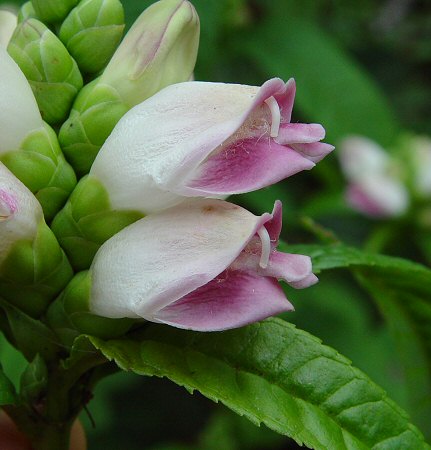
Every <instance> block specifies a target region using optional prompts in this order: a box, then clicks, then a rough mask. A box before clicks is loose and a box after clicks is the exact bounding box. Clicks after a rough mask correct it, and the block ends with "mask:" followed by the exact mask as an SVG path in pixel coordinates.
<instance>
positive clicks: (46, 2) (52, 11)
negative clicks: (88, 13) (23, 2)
mask: <svg viewBox="0 0 431 450" xmlns="http://www.w3.org/2000/svg"><path fill="white" fill-rule="evenodd" d="M78 2H79V0H32V4H33V7H34V9H35V11H36V14H37V15H38V17H40V20H42V21H43V22H47V23H51V22H58V21H60V20H63V19H64V18H65V17H66V16H67V14H68V12H69V11H70V10H71V9H72V8H73V7H74V6H75V5H76V4H77V3H78Z"/></svg>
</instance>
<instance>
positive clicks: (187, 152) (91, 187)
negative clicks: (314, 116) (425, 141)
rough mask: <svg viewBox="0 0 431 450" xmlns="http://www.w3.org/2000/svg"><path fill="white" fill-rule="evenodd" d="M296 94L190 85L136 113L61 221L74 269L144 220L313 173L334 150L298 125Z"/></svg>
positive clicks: (270, 85) (56, 226) (280, 86)
mask: <svg viewBox="0 0 431 450" xmlns="http://www.w3.org/2000/svg"><path fill="white" fill-rule="evenodd" d="M294 96H295V83H294V81H293V80H290V81H289V82H288V83H287V84H285V83H284V82H283V81H282V80H280V79H273V80H270V81H268V82H266V83H265V84H264V85H263V86H262V87H260V88H259V87H255V86H242V85H235V84H223V83H203V82H186V83H179V84H176V85H172V86H169V87H167V88H165V89H163V90H162V91H160V92H159V93H157V94H156V95H154V96H153V97H151V98H149V99H148V100H146V101H145V102H143V103H141V104H140V105H138V106H136V107H135V108H133V109H132V110H131V111H129V112H128V113H127V114H126V115H125V116H124V117H123V118H122V119H121V120H120V122H119V123H118V124H117V125H116V127H115V129H114V131H113V132H112V134H111V135H110V137H109V138H108V140H107V141H106V143H105V144H104V145H103V147H102V149H101V151H100V152H99V154H98V156H97V157H96V160H95V162H94V164H93V166H92V168H91V171H90V174H89V175H88V177H86V178H83V179H82V180H81V181H80V183H79V185H78V188H77V189H76V191H75V192H74V193H73V194H72V196H71V198H70V200H69V202H68V205H67V207H66V208H65V209H64V210H63V211H62V212H61V213H60V214H58V215H57V217H56V219H55V221H54V223H53V230H54V232H55V233H56V236H57V238H58V239H59V240H60V242H61V244H62V246H63V248H65V250H66V253H67V254H68V256H69V257H70V259H71V261H72V264H74V266H75V267H78V268H80V269H85V268H88V267H89V265H90V263H91V259H92V256H94V253H95V250H97V246H98V245H100V244H101V243H102V242H103V241H104V240H106V239H107V238H108V237H110V236H112V235H114V234H115V233H116V232H118V231H119V228H118V225H122V224H124V223H125V220H130V219H132V220H136V219H137V217H136V215H137V214H140V215H141V216H143V215H146V214H149V213H154V212H157V211H160V210H162V209H164V208H167V207H170V206H173V205H175V204H178V203H181V202H183V201H185V200H186V199H187V198H188V197H216V198H225V197H227V196H228V195H230V194H236V193H241V192H249V191H253V190H256V189H260V188H261V187H264V186H268V185H270V184H272V183H275V182H277V181H279V180H281V179H283V178H286V177H288V176H290V175H293V174H295V173H297V172H299V171H301V170H304V169H311V168H312V167H314V166H315V164H316V162H317V161H319V160H320V159H322V158H323V157H324V156H325V155H326V154H327V153H328V152H330V151H331V150H332V149H333V147H332V146H331V145H328V144H324V143H321V142H319V141H320V139H322V138H323V137H324V135H325V130H324V129H323V127H322V126H321V125H317V124H300V123H291V112H292V107H293V101H294ZM96 197H97V200H96ZM104 205H106V206H104ZM126 212H128V213H129V215H128V216H127V217H125V213H126ZM101 214H104V216H103V217H104V219H105V220H104V221H103V222H102V221H101V220H100V219H101ZM108 216H109V220H108ZM78 223H79V225H78ZM129 223H131V222H128V223H125V225H128V224H129ZM125 225H123V226H125ZM101 237H103V240H101ZM78 243H80V244H82V246H83V247H85V248H81V245H77V244H78ZM96 243H97V246H96V245H95V244H96ZM90 250H91V251H92V252H93V253H91V254H90ZM83 255H88V257H87V258H86V260H84V259H83Z"/></svg>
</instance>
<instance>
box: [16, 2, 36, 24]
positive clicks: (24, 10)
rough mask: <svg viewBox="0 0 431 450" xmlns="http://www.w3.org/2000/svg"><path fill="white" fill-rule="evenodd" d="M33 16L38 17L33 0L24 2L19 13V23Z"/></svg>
mask: <svg viewBox="0 0 431 450" xmlns="http://www.w3.org/2000/svg"><path fill="white" fill-rule="evenodd" d="M30 17H33V18H35V19H37V18H38V17H37V14H36V11H35V10H34V6H33V3H32V2H31V1H29V2H27V3H24V4H23V5H22V6H21V8H20V10H19V13H18V23H19V22H23V21H24V20H26V19H29V18H30Z"/></svg>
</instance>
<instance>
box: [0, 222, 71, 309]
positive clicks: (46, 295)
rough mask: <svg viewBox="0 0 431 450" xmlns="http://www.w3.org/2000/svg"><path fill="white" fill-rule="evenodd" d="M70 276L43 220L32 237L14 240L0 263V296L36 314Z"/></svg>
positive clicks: (62, 255) (68, 267)
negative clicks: (0, 294)
mask: <svg viewBox="0 0 431 450" xmlns="http://www.w3.org/2000/svg"><path fill="white" fill-rule="evenodd" d="M71 278H72V269H71V267H70V264H69V261H68V260H67V258H66V256H65V254H64V252H63V251H62V249H61V248H60V246H59V245H58V242H57V240H56V238H55V236H54V234H53V233H52V231H51V230H50V229H49V227H48V226H47V225H46V223H45V221H44V220H41V222H40V223H39V225H38V228H37V233H36V236H35V237H34V239H33V240H31V239H23V240H18V241H16V242H15V243H14V244H13V245H12V246H11V248H10V249H9V251H8V254H7V255H6V257H5V258H4V259H3V260H2V262H1V264H0V292H1V293H2V297H3V298H4V299H5V300H7V301H8V302H10V303H11V304H13V305H15V306H17V307H18V308H19V309H20V310H22V311H24V312H25V313H26V314H29V315H30V316H32V317H39V316H40V315H41V314H42V313H43V312H44V311H45V310H46V308H47V307H48V305H49V304H50V303H51V302H52V301H53V300H54V298H55V297H56V296H57V295H58V294H59V293H60V292H61V291H62V289H63V288H64V287H65V286H66V284H67V283H68V281H69V280H70V279H71Z"/></svg>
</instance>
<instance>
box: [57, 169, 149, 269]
mask: <svg viewBox="0 0 431 450" xmlns="http://www.w3.org/2000/svg"><path fill="white" fill-rule="evenodd" d="M142 217H143V214H142V213H140V212H138V211H114V210H112V209H111V206H110V202H109V198H108V195H107V192H106V190H105V188H104V187H103V186H102V185H101V183H100V182H99V181H98V180H96V179H94V178H91V177H89V176H87V177H85V178H83V179H82V180H81V181H80V182H79V183H78V185H77V186H76V188H75V189H74V191H73V193H72V195H71V197H70V199H69V201H68V202H67V203H66V205H65V207H64V208H63V209H62V210H61V211H60V212H59V213H58V214H57V216H56V217H55V219H54V221H53V222H52V230H53V232H54V233H55V235H56V237H57V239H58V240H59V242H60V245H61V246H62V248H63V249H64V251H65V252H66V254H67V256H68V258H69V260H70V262H71V264H72V266H73V267H74V268H75V269H77V270H83V269H88V268H89V267H90V264H91V262H92V260H93V258H94V255H95V254H96V252H97V250H98V249H99V247H100V246H101V245H102V244H103V243H104V242H105V241H107V240H108V239H109V238H110V237H111V236H113V235H114V234H115V233H118V232H119V231H120V230H122V229H123V228H125V227H126V226H127V225H130V224H131V223H133V222H135V221H136V220H138V219H140V218H142Z"/></svg>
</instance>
